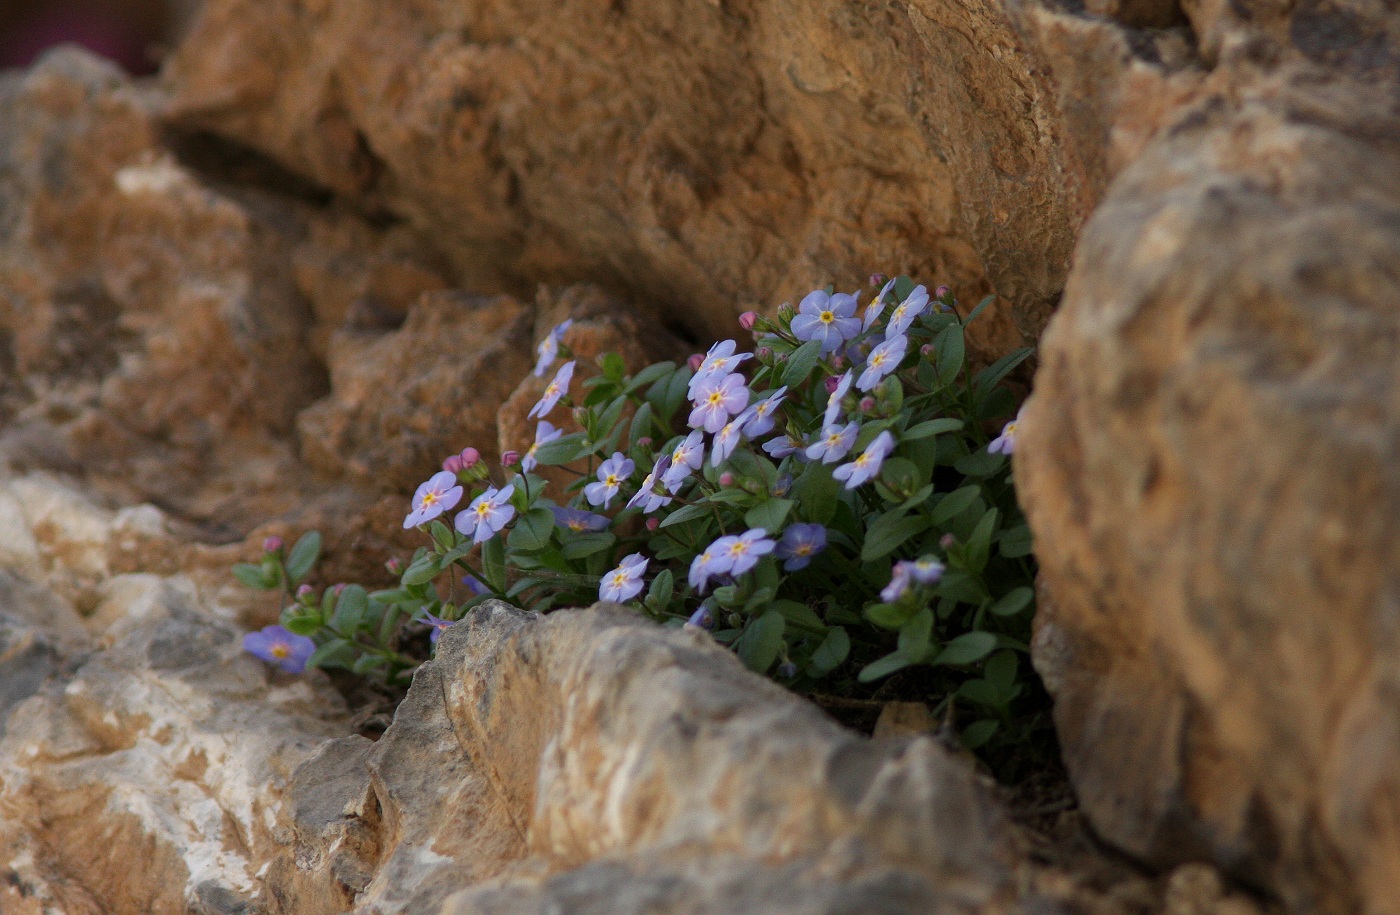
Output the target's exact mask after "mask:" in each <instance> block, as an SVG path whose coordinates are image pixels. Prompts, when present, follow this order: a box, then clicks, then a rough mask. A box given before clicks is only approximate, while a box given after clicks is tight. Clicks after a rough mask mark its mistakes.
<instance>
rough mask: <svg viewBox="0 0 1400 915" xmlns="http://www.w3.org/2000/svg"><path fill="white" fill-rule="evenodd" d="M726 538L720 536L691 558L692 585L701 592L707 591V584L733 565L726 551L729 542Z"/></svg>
mask: <svg viewBox="0 0 1400 915" xmlns="http://www.w3.org/2000/svg"><path fill="white" fill-rule="evenodd" d="M724 540H725V538H724V537H721V538H719V539H718V540H716V541H715V542H714V543H712V544H710V545H709V546H707V547H705V550H704V552H702V553H701V554H700V555H698V556H696V557H695V558H694V559H693V560H691V563H690V578H689V580H690V586H691V587H692V588H694V589H695V591H696V592H698V593H700V594H704V593H705V586H706V585H707V584H709V581H710V579H711V578H714V577H715V576H717V575H723V574H724V573H726V572H728V571H729V569H730V567H731V566H732V565H733V563H732V562H731V560H730V559H729V555H728V553H727V552H726V551H725V548H726V547H727V546H728V544H727V543H725V542H724Z"/></svg>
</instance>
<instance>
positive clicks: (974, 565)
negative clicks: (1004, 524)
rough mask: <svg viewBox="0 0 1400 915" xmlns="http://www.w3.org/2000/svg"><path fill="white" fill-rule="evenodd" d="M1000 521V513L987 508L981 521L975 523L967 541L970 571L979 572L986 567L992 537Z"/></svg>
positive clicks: (990, 553) (990, 551)
mask: <svg viewBox="0 0 1400 915" xmlns="http://www.w3.org/2000/svg"><path fill="white" fill-rule="evenodd" d="M1000 520H1001V512H999V511H997V510H996V509H995V508H989V509H987V513H986V514H985V515H983V516H982V520H981V521H978V522H977V527H975V528H973V530H972V536H971V537H969V538H968V539H967V567H968V568H969V569H971V570H972V571H974V572H981V571H982V570H983V569H985V568H986V567H987V560H988V559H989V558H990V557H991V555H992V535H993V534H995V533H996V530H997V522H998V521H1000Z"/></svg>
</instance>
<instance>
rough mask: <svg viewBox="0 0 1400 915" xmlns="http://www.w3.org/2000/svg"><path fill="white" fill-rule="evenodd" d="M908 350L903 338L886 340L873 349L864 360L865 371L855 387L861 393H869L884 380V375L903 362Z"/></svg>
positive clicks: (906, 342) (906, 338)
mask: <svg viewBox="0 0 1400 915" xmlns="http://www.w3.org/2000/svg"><path fill="white" fill-rule="evenodd" d="M908 350H909V338H908V337H905V336H899V337H895V338H893V339H890V340H886V341H885V342H884V343H881V344H880V345H879V346H877V347H875V350H874V352H872V353H871V354H870V358H869V359H868V360H866V363H865V371H863V372H861V373H860V379H859V380H858V381H857V382H856V387H858V388H860V389H861V390H862V391H869V390H870V389H871V388H873V387H875V385H877V384H879V383H880V382H881V381H883V380H884V378H885V376H886V375H888V374H890V373H891V372H893V371H894V370H895V369H897V368H899V364H900V363H901V362H903V361H904V354H905V353H906V352H908Z"/></svg>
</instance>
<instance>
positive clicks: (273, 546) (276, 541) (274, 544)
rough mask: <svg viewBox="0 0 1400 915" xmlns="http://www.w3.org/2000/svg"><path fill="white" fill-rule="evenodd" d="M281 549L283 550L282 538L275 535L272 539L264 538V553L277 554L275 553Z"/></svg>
mask: <svg viewBox="0 0 1400 915" xmlns="http://www.w3.org/2000/svg"><path fill="white" fill-rule="evenodd" d="M280 549H282V538H281V537H278V536H276V535H275V534H274V535H273V536H271V537H264V538H263V552H264V553H275V552H277V551H278V550H280Z"/></svg>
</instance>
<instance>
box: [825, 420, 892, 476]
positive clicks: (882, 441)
mask: <svg viewBox="0 0 1400 915" xmlns="http://www.w3.org/2000/svg"><path fill="white" fill-rule="evenodd" d="M893 450H894V436H893V435H890V433H889V431H888V430H886V431H884V432H881V433H880V434H879V435H877V436H875V441H873V442H871V443H870V444H869V445H866V446H865V450H864V451H862V452H861V454H860V457H858V458H856V459H855V460H854V461H851V462H850V463H849V464H842V465H841V466H840V467H837V468H836V470H834V471H833V472H832V474H831V475H832V476H833V477H835V478H836V479H838V480H845V481H846V488H847V489H855V488H856V487H857V486H859V485H860V484H862V483H867V482H869V481H870V480H872V479H874V478H875V474H877V473H879V472H880V465H881V464H883V463H885V458H887V457H889V456H890V452H891V451H893Z"/></svg>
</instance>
